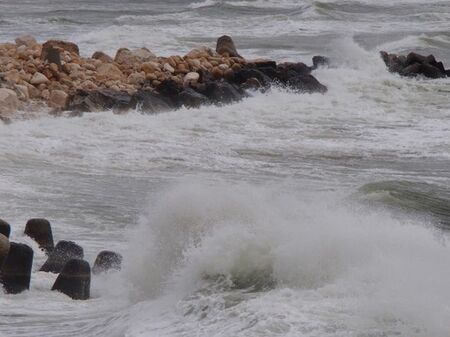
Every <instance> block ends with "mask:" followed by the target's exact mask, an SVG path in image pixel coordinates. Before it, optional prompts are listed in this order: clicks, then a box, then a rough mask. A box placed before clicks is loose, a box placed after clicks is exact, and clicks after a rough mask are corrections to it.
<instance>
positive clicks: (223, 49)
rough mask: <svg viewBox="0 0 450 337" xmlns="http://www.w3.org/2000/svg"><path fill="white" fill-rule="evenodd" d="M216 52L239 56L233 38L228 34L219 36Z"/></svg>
mask: <svg viewBox="0 0 450 337" xmlns="http://www.w3.org/2000/svg"><path fill="white" fill-rule="evenodd" d="M216 52H217V53H218V54H220V55H224V56H229V57H241V55H239V54H238V52H237V50H236V47H235V45H234V42H233V39H232V38H231V37H229V36H228V35H223V36H221V37H219V39H218V40H217V45H216Z"/></svg>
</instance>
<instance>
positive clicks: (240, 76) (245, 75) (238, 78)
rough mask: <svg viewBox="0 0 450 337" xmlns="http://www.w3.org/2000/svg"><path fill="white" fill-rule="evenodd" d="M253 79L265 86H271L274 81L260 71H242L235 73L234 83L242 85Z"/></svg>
mask: <svg viewBox="0 0 450 337" xmlns="http://www.w3.org/2000/svg"><path fill="white" fill-rule="evenodd" d="M251 78H256V79H257V80H258V81H259V83H260V84H262V85H263V86H269V85H270V83H271V82H272V81H273V80H272V79H271V78H270V77H269V76H267V75H266V74H264V73H263V72H262V71H260V70H258V69H252V68H251V69H246V68H244V69H240V70H238V71H235V72H234V83H237V84H242V83H245V82H247V81H248V80H249V79H251Z"/></svg>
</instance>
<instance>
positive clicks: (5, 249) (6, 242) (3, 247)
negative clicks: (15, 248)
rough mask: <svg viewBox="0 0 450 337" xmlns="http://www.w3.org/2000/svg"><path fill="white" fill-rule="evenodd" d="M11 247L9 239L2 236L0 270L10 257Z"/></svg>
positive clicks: (0, 239)
mask: <svg viewBox="0 0 450 337" xmlns="http://www.w3.org/2000/svg"><path fill="white" fill-rule="evenodd" d="M9 247H10V243H9V240H8V237H6V236H5V235H3V234H0V268H1V266H2V264H3V261H5V259H6V257H7V256H8V252H9Z"/></svg>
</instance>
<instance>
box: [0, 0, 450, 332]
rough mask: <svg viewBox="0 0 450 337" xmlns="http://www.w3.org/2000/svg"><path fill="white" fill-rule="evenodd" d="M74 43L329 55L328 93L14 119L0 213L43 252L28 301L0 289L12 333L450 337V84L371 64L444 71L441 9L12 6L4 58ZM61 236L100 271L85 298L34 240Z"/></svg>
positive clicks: (3, 36)
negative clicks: (36, 46)
mask: <svg viewBox="0 0 450 337" xmlns="http://www.w3.org/2000/svg"><path fill="white" fill-rule="evenodd" d="M24 34H31V35H33V36H35V37H36V39H37V40H38V41H40V42H44V41H46V40H48V39H63V40H69V41H73V42H75V43H77V44H78V46H79V47H80V51H81V54H82V55H83V56H86V57H87V56H90V55H91V54H92V53H93V52H95V51H97V50H100V51H104V52H106V53H108V54H110V55H112V56H114V54H115V52H116V50H117V49H119V48H120V47H128V48H139V47H147V48H148V49H150V50H151V51H152V52H154V53H155V54H157V55H160V56H169V55H174V54H177V55H184V54H186V53H187V52H189V50H191V49H193V48H196V47H198V46H208V47H211V48H215V42H216V40H217V38H218V37H219V36H221V35H223V34H227V35H230V36H231V37H232V38H233V39H234V41H235V44H236V47H237V49H238V51H239V53H240V54H241V55H243V56H244V57H246V58H249V59H251V58H270V59H274V60H276V61H278V62H284V61H289V62H305V63H307V64H311V57H312V56H314V55H324V56H327V57H329V58H330V62H331V63H330V67H329V68H320V69H318V70H316V71H315V72H314V76H315V77H316V78H317V79H318V80H319V81H320V82H321V83H323V84H324V85H326V86H327V87H328V92H327V93H326V94H300V93H295V92H290V91H288V90H286V89H284V88H279V87H273V88H272V89H271V90H270V91H268V92H265V93H259V92H253V93H252V95H251V97H248V98H246V99H244V100H242V101H241V102H238V103H235V104H231V105H225V106H203V107H200V108H198V109H186V108H181V109H179V110H175V111H169V112H165V113H161V114H148V113H146V112H145V111H139V110H138V111H131V112H130V113H127V114H114V113H113V112H112V111H103V112H97V113H86V114H84V115H83V116H81V117H54V116H51V115H49V114H47V113H45V112H42V111H28V112H26V113H23V114H18V116H19V117H18V118H17V119H15V120H13V121H12V123H10V124H0V218H2V219H4V220H6V221H8V222H9V223H10V224H11V225H12V234H11V240H12V241H16V242H23V243H26V244H28V245H30V246H31V247H32V248H33V250H34V255H35V258H34V265H33V273H32V279H31V287H30V290H29V291H25V292H23V293H21V294H18V295H7V294H3V293H0V336H2V337H3V336H4V337H19V336H20V337H38V336H39V337H68V336H72V337H85V336H86V337H94V336H95V337H103V336H104V337H193V336H196V337H276V336H289V337H448V336H450V286H449V285H450V247H449V239H450V237H449V233H450V232H449V228H450V99H449V98H450V78H446V79H435V80H432V79H425V78H402V77H400V76H399V75H396V74H391V73H389V72H388V71H387V70H386V67H385V65H384V64H383V62H382V60H381V58H380V56H379V51H380V50H385V51H388V52H390V53H403V54H406V53H408V52H410V51H415V52H419V53H422V54H425V55H428V54H433V55H435V57H436V58H437V59H439V60H442V61H443V63H444V65H445V66H446V67H447V68H450V2H449V1H445V0H398V1H392V0H390V1H387V0H323V1H313V0H206V1H203V0H197V1H191V0H164V1H163V0H148V1H144V0H130V1H127V0H120V1H119V0H70V1H69V0H0V42H2V43H4V42H13V41H14V39H15V38H16V37H17V36H21V35H24ZM35 217H43V218H47V219H49V221H50V222H51V224H52V227H53V234H54V238H55V242H56V241H59V240H72V241H75V242H77V243H78V244H80V245H81V246H82V247H83V248H84V252H85V259H86V260H87V261H88V262H89V263H90V264H91V266H92V263H93V262H94V260H95V257H96V255H97V254H98V252H100V251H101V250H114V251H117V252H119V253H121V254H122V255H123V257H124V260H123V264H122V269H121V270H120V271H118V272H114V271H112V272H108V273H106V274H102V275H93V277H92V282H91V299H89V300H87V301H76V300H71V299H70V298H69V297H67V296H65V295H64V294H62V293H58V292H55V291H51V290H50V289H51V287H52V284H53V282H54V280H55V278H56V275H54V274H49V273H44V272H39V267H40V266H41V265H42V264H43V263H44V261H45V260H46V256H45V254H44V253H43V252H42V251H40V250H39V248H38V246H37V244H36V243H35V242H34V241H32V240H31V239H30V238H28V237H25V236H24V235H23V230H24V226H25V223H26V221H27V220H28V219H30V218H35Z"/></svg>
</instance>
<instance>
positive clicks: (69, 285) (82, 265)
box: [52, 259, 91, 300]
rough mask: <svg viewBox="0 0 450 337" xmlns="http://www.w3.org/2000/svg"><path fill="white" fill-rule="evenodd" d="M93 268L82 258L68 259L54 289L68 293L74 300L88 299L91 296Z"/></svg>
mask: <svg viewBox="0 0 450 337" xmlns="http://www.w3.org/2000/svg"><path fill="white" fill-rule="evenodd" d="M90 288H91V268H90V266H89V263H88V262H86V261H84V260H82V259H71V260H69V261H67V263H66V264H65V265H64V268H63V269H62V271H61V273H60V274H59V275H58V278H57V279H56V281H55V283H54V284H53V287H52V290H56V291H59V292H62V293H63V294H66V295H67V296H69V297H71V298H72V299H74V300H87V299H89V297H90Z"/></svg>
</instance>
